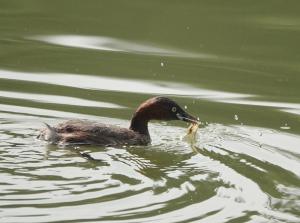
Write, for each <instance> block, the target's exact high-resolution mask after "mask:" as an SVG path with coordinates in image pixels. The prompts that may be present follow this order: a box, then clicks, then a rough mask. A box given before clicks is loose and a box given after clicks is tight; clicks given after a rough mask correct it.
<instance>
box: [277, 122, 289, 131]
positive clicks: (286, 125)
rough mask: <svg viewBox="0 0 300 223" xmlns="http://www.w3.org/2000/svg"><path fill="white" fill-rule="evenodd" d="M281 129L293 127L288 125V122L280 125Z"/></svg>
mask: <svg viewBox="0 0 300 223" xmlns="http://www.w3.org/2000/svg"><path fill="white" fill-rule="evenodd" d="M280 128H281V129H284V130H288V129H291V127H290V126H288V124H287V123H285V124H284V126H280Z"/></svg>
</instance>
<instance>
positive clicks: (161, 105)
mask: <svg viewBox="0 0 300 223" xmlns="http://www.w3.org/2000/svg"><path fill="white" fill-rule="evenodd" d="M136 114H139V115H140V116H141V117H143V118H144V119H145V120H151V119H153V120H182V121H185V122H190V123H198V120H197V119H196V118H195V117H193V116H191V115H190V114H188V113H187V112H186V111H184V110H183V109H182V108H181V107H180V106H179V105H178V104H177V103H176V102H175V101H173V100H171V99H169V98H166V97H154V98H150V99H148V100H147V101H145V102H144V103H142V104H141V105H140V106H139V107H138V109H137V110H136Z"/></svg>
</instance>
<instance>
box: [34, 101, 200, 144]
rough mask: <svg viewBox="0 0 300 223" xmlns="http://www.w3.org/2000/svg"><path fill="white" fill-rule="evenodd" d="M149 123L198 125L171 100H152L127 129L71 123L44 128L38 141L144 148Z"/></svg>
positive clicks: (142, 106) (82, 122)
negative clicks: (178, 121) (163, 121)
mask: <svg viewBox="0 0 300 223" xmlns="http://www.w3.org/2000/svg"><path fill="white" fill-rule="evenodd" d="M150 120H182V121H186V122H191V123H197V122H198V121H197V119H196V118H194V117H193V116H191V115H189V114H188V113H186V112H185V111H184V110H183V109H182V108H181V107H180V106H179V105H178V104H177V103H176V102H174V101H173V100H171V99H169V98H165V97H154V98H150V99H148V100H147V101H145V102H144V103H142V104H141V105H140V106H139V107H138V108H137V110H136V112H135V113H134V114H133V117H132V119H131V123H130V127H129V129H127V128H120V127H116V126H111V125H105V124H98V123H92V122H89V121H80V120H70V121H66V122H63V123H60V124H58V125H57V126H55V127H51V126H49V125H48V124H46V128H44V129H42V130H41V132H40V135H39V136H38V138H40V139H43V140H46V141H48V142H50V143H52V144H89V145H106V146H108V145H147V144H149V143H150V141H151V138H150V135H149V131H148V122H149V121H150Z"/></svg>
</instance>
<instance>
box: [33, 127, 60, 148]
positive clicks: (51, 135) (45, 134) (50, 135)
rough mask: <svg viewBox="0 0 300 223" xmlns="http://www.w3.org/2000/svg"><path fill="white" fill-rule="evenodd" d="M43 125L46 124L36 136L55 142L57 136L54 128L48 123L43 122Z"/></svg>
mask: <svg viewBox="0 0 300 223" xmlns="http://www.w3.org/2000/svg"><path fill="white" fill-rule="evenodd" d="M44 125H45V126H46V128H45V129H43V130H42V131H41V133H40V135H39V136H38V138H40V139H41V138H42V139H44V140H46V141H49V142H52V143H53V142H56V141H57V139H58V138H59V136H58V134H57V132H56V131H55V128H53V127H52V126H50V125H49V124H47V123H45V122H44Z"/></svg>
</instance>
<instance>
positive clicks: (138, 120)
mask: <svg viewBox="0 0 300 223" xmlns="http://www.w3.org/2000/svg"><path fill="white" fill-rule="evenodd" d="M148 121H149V120H148V119H145V118H143V117H142V115H141V114H139V113H138V112H136V113H134V115H133V117H132V119H131V123H130V127H129V129H131V130H132V131H135V132H138V133H140V134H142V135H146V136H148V137H150V135H149V131H148Z"/></svg>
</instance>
